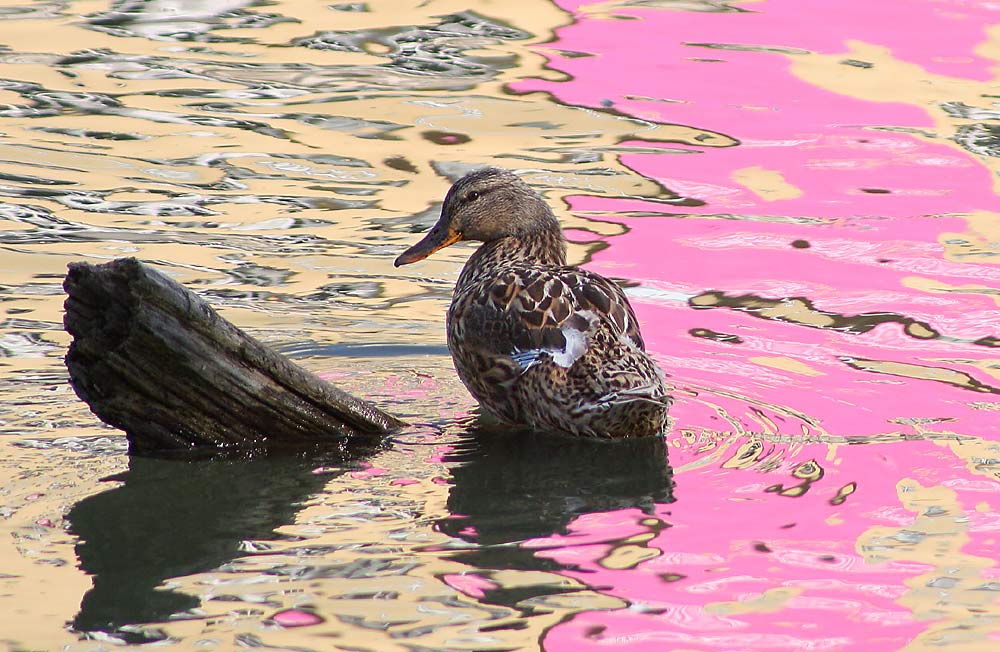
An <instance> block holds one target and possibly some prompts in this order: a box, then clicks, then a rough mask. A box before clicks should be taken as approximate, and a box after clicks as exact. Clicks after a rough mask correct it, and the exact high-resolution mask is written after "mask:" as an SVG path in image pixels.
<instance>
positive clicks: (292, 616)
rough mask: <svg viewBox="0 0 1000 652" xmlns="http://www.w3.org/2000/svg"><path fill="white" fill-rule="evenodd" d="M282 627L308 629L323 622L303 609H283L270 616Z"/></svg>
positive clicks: (319, 617) (320, 618)
mask: <svg viewBox="0 0 1000 652" xmlns="http://www.w3.org/2000/svg"><path fill="white" fill-rule="evenodd" d="M271 620H273V621H274V622H276V623H277V624H279V625H281V626H282V627H308V626H311V625H319V624H320V623H322V622H324V621H323V618H322V617H321V616H318V615H317V614H315V613H313V612H312V611H306V610H305V609H284V610H282V611H279V612H277V613H275V614H274V615H273V616H271Z"/></svg>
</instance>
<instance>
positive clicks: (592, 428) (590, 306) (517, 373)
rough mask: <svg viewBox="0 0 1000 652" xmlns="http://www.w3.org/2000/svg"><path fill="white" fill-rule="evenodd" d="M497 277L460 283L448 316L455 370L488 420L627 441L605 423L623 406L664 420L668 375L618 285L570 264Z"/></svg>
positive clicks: (513, 268) (512, 270)
mask: <svg viewBox="0 0 1000 652" xmlns="http://www.w3.org/2000/svg"><path fill="white" fill-rule="evenodd" d="M496 272H497V273H492V274H485V275H482V276H480V277H478V278H475V279H468V278H467V279H466V282H465V283H460V284H459V286H458V287H456V292H455V298H454V301H453V303H452V307H451V309H450V310H449V313H448V341H449V346H450V347H451V350H452V353H453V355H454V357H455V366H456V368H457V369H458V371H459V375H460V376H461V378H462V380H463V382H465V384H466V386H468V387H469V389H470V391H471V392H472V393H473V394H474V395H476V396H477V397H479V398H480V400H481V401H482V402H483V403H484V405H485V406H486V407H487V408H488V409H489V410H490V411H491V412H493V413H495V414H496V415H497V416H499V417H501V418H503V419H506V420H508V421H511V422H515V423H525V422H527V423H529V424H533V425H536V426H548V427H550V428H554V429H559V430H565V431H570V432H574V433H576V434H587V435H592V436H628V434H629V433H618V432H609V431H608V430H607V425H606V424H605V423H604V422H605V421H608V420H609V418H610V417H612V416H614V413H615V412H616V411H620V410H621V409H622V407H623V406H626V405H629V406H631V409H632V410H633V411H637V410H638V411H641V410H643V409H644V408H642V407H641V406H639V407H637V404H638V403H641V402H643V401H645V402H648V403H650V410H649V411H651V412H660V413H662V414H663V415H665V411H666V408H665V404H664V400H667V399H666V398H665V397H666V392H665V390H664V388H663V381H662V376H661V374H660V373H659V371H658V369H657V368H656V366H655V364H654V363H653V362H652V360H651V359H650V358H649V357H648V356H647V355H646V354H645V345H644V343H643V340H642V336H641V334H640V333H639V327H638V321H637V320H636V318H635V314H634V312H633V311H632V307H631V306H630V305H629V302H628V299H627V298H626V296H625V293H624V292H623V291H622V289H621V288H620V287H619V286H618V285H617V284H615V283H613V282H612V281H609V280H608V279H606V278H604V277H602V276H599V275H597V274H594V273H592V272H588V271H586V270H583V269H578V268H574V267H566V266H551V265H541V266H528V265H510V266H507V267H506V268H504V269H501V270H496ZM647 421H648V419H647ZM629 423H630V422H628V421H623V422H622V424H623V425H627V424H629ZM649 427H662V423H660V422H657V424H656V425H655V426H649ZM602 428H603V429H604V430H602ZM612 430H614V429H613V428H612ZM634 434H648V433H646V432H636V433H634Z"/></svg>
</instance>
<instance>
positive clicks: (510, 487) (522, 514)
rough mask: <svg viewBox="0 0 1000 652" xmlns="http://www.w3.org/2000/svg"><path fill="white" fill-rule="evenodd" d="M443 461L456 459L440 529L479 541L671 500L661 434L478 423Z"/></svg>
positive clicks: (552, 529)
mask: <svg viewBox="0 0 1000 652" xmlns="http://www.w3.org/2000/svg"><path fill="white" fill-rule="evenodd" d="M445 460H446V461H448V462H452V463H457V466H455V467H454V468H452V471H451V482H452V488H451V493H450V494H449V497H448V511H449V513H451V514H452V516H451V517H449V518H447V519H443V520H441V521H440V522H439V524H438V528H439V529H440V530H441V531H443V532H445V533H447V534H449V535H451V536H455V537H461V538H464V539H467V540H472V541H475V542H476V543H478V544H480V545H481V546H489V545H492V544H503V543H510V542H519V541H524V540H527V539H533V538H542V537H547V536H551V535H552V534H557V533H565V532H566V528H567V526H568V525H569V524H570V523H571V522H572V521H573V520H574V519H576V518H577V517H579V516H581V515H583V514H589V513H595V512H609V511H615V510H622V509H631V508H638V509H640V510H642V511H643V512H645V513H652V511H653V509H654V507H655V506H656V505H657V504H658V503H659V504H662V503H671V502H673V501H674V482H673V470H672V469H671V468H670V465H669V464H668V462H667V451H666V445H665V443H664V441H663V438H662V437H643V438H636V439H628V440H623V441H615V442H607V441H600V440H593V439H582V438H574V437H567V436H565V435H562V434H552V433H539V432H526V431H517V430H511V429H509V428H507V429H505V430H504V431H500V430H498V429H497V426H496V425H492V424H482V425H480V424H475V425H473V426H471V427H470V428H469V434H468V436H467V437H466V438H464V439H463V440H462V442H461V443H460V444H458V445H456V446H455V447H454V450H453V451H452V452H451V453H450V454H449V455H448V456H447V457H446V458H445ZM484 550H485V549H484ZM484 550H479V551H474V553H473V555H481V554H483V553H484ZM485 552H486V554H489V552H488V551H485ZM526 552H528V554H529V555H530V551H526ZM502 554H503V553H502Z"/></svg>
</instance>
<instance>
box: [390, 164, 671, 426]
mask: <svg viewBox="0 0 1000 652" xmlns="http://www.w3.org/2000/svg"><path fill="white" fill-rule="evenodd" d="M461 241H474V242H480V243H482V244H480V246H479V248H478V249H476V250H475V252H474V253H473V254H472V255H471V256H470V257H469V259H468V260H467V262H466V263H465V266H464V267H463V268H462V271H461V272H460V274H459V276H458V281H457V283H456V284H455V290H454V294H453V296H452V302H451V305H450V307H449V308H448V312H447V317H446V329H447V339H448V349H449V351H450V352H451V356H452V359H453V361H454V364H455V370H456V371H457V373H458V376H459V378H460V379H461V381H462V383H463V384H464V385H465V386H466V388H468V390H469V392H470V393H471V394H472V396H473V397H474V398H475V399H476V400H477V401H478V402H479V403H480V405H481V406H482V407H483V408H485V410H486V411H487V412H488V413H489V414H491V415H492V416H493V417H495V418H497V419H498V420H500V421H501V422H505V423H507V424H511V425H514V426H521V427H527V428H528V429H531V430H535V431H555V432H559V433H564V434H569V435H574V436H580V437H593V438H602V439H622V438H632V437H647V436H656V435H662V434H663V433H664V431H665V428H666V424H667V413H668V410H669V408H670V405H671V403H672V398H671V396H670V394H669V392H668V389H667V385H666V381H665V375H664V373H663V371H662V370H661V369H660V368H659V367H658V366H657V364H656V362H655V361H654V360H653V358H652V357H651V356H650V355H649V353H647V352H646V347H645V343H644V342H643V339H642V335H641V333H640V330H639V322H638V320H637V319H636V316H635V311H634V310H633V309H632V306H631V304H630V303H629V300H628V297H627V296H626V295H625V292H624V291H623V290H622V288H621V287H620V286H619V285H618V284H617V283H615V282H614V281H611V280H610V279H607V278H605V277H603V276H601V275H600V274H596V273H594V272H591V271H588V270H586V269H583V268H580V267H576V266H573V265H569V264H567V261H566V237H565V235H564V234H563V231H562V227H561V226H560V224H559V220H558V219H557V218H556V216H555V214H554V213H553V212H552V209H551V208H550V207H549V205H548V204H547V203H546V201H545V200H544V198H543V197H542V196H541V195H540V194H539V193H538V192H537V191H535V190H534V189H533V188H532V187H531V186H529V185H528V184H527V183H526V182H525V181H524V180H523V179H522V178H521V177H519V176H518V175H517V174H515V173H513V172H511V171H509V170H504V169H500V168H496V167H485V168H480V169H476V170H473V171H472V172H469V173H468V174H466V175H464V176H463V177H461V178H460V179H459V180H458V181H456V182H455V183H454V185H452V187H451V189H450V190H449V191H448V193H447V195H446V196H445V198H444V203H443V205H442V208H441V215H440V219H438V221H437V223H436V224H434V226H433V227H431V229H430V231H428V232H427V234H426V235H425V236H424V237H423V238H422V239H421V240H420V241H419V242H417V243H416V244H414V245H413V246H411V247H410V248H408V249H407V250H406V251H404V252H403V253H402V254H400V255H399V257H398V258H396V260H395V263H394V264H395V266H396V267H400V266H402V265H409V264H412V263H415V262H417V261H420V260H423V259H424V258H427V257H428V256H430V255H431V254H433V253H434V252H436V251H439V250H441V249H443V248H445V247H447V246H449V245H452V244H454V243H456V242H461Z"/></svg>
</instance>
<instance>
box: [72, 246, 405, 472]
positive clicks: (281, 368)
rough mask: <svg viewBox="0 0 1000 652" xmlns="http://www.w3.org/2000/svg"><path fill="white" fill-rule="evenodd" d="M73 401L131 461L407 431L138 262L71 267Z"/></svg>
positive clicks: (119, 261) (383, 414)
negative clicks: (116, 439)
mask: <svg viewBox="0 0 1000 652" xmlns="http://www.w3.org/2000/svg"><path fill="white" fill-rule="evenodd" d="M63 287H64V289H65V290H66V293H67V295H68V297H67V299H66V304H65V308H66V314H65V318H64V325H65V327H66V330H67V331H68V332H69V333H70V334H71V335H72V336H73V342H72V344H71V345H70V347H69V352H68V353H67V355H66V367H67V368H68V369H69V374H70V380H71V383H72V385H73V388H74V390H75V391H76V393H77V395H78V396H79V397H80V398H81V399H82V400H83V401H85V402H86V403H87V404H88V405H89V406H90V408H91V410H92V411H93V412H94V414H96V415H97V416H98V417H99V418H100V419H101V420H102V421H104V422H105V423H108V424H110V425H112V426H114V427H116V428H120V429H122V430H124V431H125V433H126V435H127V436H128V440H129V450H130V452H132V453H147V452H155V451H169V450H177V449H192V448H196V447H210V448H220V449H228V448H247V447H251V448H252V447H257V446H265V445H269V444H275V443H286V442H287V443H292V442H303V441H307V442H308V441H318V442H319V441H329V442H330V443H331V445H338V442H340V443H343V442H344V441H345V440H346V439H348V438H351V437H358V436H380V435H385V434H387V433H390V432H392V431H394V430H396V429H398V428H400V427H401V426H403V425H405V424H404V423H403V422H402V421H400V420H399V419H396V418H395V417H393V416H391V415H389V414H386V413H385V412H383V411H382V410H380V409H379V408H377V407H376V406H375V405H373V404H372V403H370V402H368V401H365V400H362V399H359V398H356V397H354V396H352V395H350V394H348V393H346V392H344V391H342V390H340V389H338V388H336V387H334V386H333V385H331V384H329V383H327V382H325V381H323V380H321V379H319V378H317V377H316V376H315V375H313V374H311V373H309V372H308V371H306V370H304V369H302V368H301V367H299V366H297V365H295V364H294V363H293V362H291V361H290V360H289V359H288V358H286V357H285V356H283V355H281V354H279V353H277V352H276V351H274V350H272V349H270V348H268V347H267V346H265V345H264V344H262V343H260V342H259V341H257V340H256V339H254V338H253V337H251V336H249V335H247V334H246V333H244V332H242V331H241V330H240V329H238V328H237V327H236V326H234V325H233V324H231V323H229V322H228V321H226V320H225V319H223V318H222V317H220V316H219V314H218V313H217V312H216V311H215V310H213V309H212V307H211V306H210V305H208V303H206V302H205V301H204V300H202V299H201V298H200V297H198V296H197V295H196V294H194V293H193V292H191V291H190V290H188V289H186V288H184V287H183V286H182V285H180V284H179V283H177V282H175V281H173V280H171V279H170V278H168V277H166V276H165V275H163V274H161V273H160V272H157V271H156V270H154V269H152V268H151V267H149V266H147V265H144V264H143V263H141V262H139V261H138V260H136V259H134V258H121V259H117V260H114V261H112V262H109V263H106V264H103V265H91V264H89V263H71V264H70V266H69V273H68V274H67V276H66V280H65V282H64V284H63Z"/></svg>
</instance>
